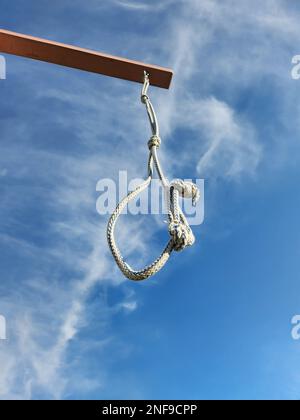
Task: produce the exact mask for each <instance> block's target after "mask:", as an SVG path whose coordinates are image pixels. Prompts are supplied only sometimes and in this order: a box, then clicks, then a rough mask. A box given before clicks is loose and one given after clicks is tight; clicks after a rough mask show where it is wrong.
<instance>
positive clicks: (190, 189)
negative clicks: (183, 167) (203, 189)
mask: <svg viewBox="0 0 300 420" xmlns="http://www.w3.org/2000/svg"><path fill="white" fill-rule="evenodd" d="M171 186H172V187H173V188H174V189H175V190H176V191H178V193H179V195H180V196H181V197H183V198H191V199H192V200H193V205H194V206H195V205H196V203H197V201H198V200H199V198H200V192H199V189H198V187H197V185H196V184H194V183H193V182H190V181H183V180H182V179H174V181H172V182H171Z"/></svg>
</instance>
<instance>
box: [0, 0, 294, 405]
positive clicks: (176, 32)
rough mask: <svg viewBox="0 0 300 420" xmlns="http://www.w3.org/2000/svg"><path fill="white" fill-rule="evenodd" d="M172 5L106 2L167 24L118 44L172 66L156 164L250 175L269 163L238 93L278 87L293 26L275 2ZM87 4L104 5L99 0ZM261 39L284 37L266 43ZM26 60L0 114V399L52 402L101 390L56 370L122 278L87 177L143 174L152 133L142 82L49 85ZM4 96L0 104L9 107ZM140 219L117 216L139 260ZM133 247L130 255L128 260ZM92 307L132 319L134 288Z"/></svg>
mask: <svg viewBox="0 0 300 420" xmlns="http://www.w3.org/2000/svg"><path fill="white" fill-rule="evenodd" d="M175 3H176V4H177V5H178V4H181V2H173V1H170V2H167V1H165V2H154V3H151V5H150V3H145V2H143V3H142V2H133V1H121V0H118V1H115V2H114V4H115V5H116V4H118V8H119V6H121V7H122V8H126V9H127V11H130V10H132V12H133V13H134V14H135V16H136V15H138V13H143V12H145V11H147V12H148V11H149V12H150V11H155V12H157V11H160V12H163V10H166V13H164V14H163V15H162V16H163V19H164V25H161V26H160V25H159V24H158V23H157V22H156V25H158V26H157V27H156V26H153V27H151V25H150V27H151V28H152V29H151V31H150V32H149V31H147V33H146V32H145V34H143V39H142V41H143V42H141V39H140V38H141V36H140V33H139V34H136V36H135V38H138V39H132V38H131V37H129V38H128V39H129V41H128V44H127V46H126V52H127V53H128V54H129V55H130V56H132V57H135V56H136V55H138V56H140V57H144V58H145V61H153V58H155V60H154V61H156V62H158V63H159V62H160V57H161V59H162V61H164V62H165V63H166V64H169V65H170V66H171V67H172V68H174V70H175V78H174V83H173V86H172V89H171V90H170V92H158V91H153V98H154V102H155V104H156V103H158V115H159V119H160V122H161V128H162V134H163V136H164V139H165V140H166V142H165V143H164V144H165V147H164V148H162V149H161V153H162V159H163V161H164V163H165V164H166V167H167V170H168V172H169V173H170V174H171V175H176V173H172V172H175V170H176V171H177V170H180V171H184V170H185V169H186V168H187V167H190V165H191V164H192V165H194V168H195V172H196V169H197V171H198V173H199V174H201V176H205V177H207V176H209V177H211V178H216V177H221V176H224V177H226V178H228V179H230V180H237V179H240V177H241V176H253V175H255V174H257V172H258V171H259V164H260V163H261V162H262V161H263V160H264V158H265V155H264V147H265V143H264V142H263V138H262V136H263V135H265V131H264V130H265V128H266V127H262V125H260V126H259V127H257V126H256V121H255V118H254V117H253V116H252V115H251V113H250V112H248V110H247V107H246V106H245V107H244V109H243V110H241V109H240V108H241V107H239V105H238V97H239V94H240V92H241V91H247V89H249V90H250V91H251V89H252V87H253V86H255V84H256V83H257V81H260V80H262V79H263V78H264V77H265V78H268V77H273V78H276V81H277V82H278V85H279V89H281V90H282V89H284V87H285V86H286V84H287V83H288V82H286V80H285V78H286V77H288V75H287V74H286V73H284V59H285V55H286V52H285V50H286V45H288V46H289V49H290V50H292V49H293V45H294V37H295V34H299V29H298V25H296V21H295V17H294V16H293V14H292V13H291V12H289V10H288V8H286V7H285V3H284V2H274V1H267V2H264V4H263V5H262V4H261V2H254V3H255V4H254V5H253V2H244V3H243V5H241V2H238V1H237V0H236V1H228V2H219V1H213V0H203V1H201V2H200V1H196V0H194V1H192V0H189V1H186V2H182V5H181V6H182V8H181V13H176V14H174V13H173V10H174V9H173V6H174V4H175ZM62 4H63V3H62ZM274 5H276V8H274ZM78 7H79V5H78ZM81 7H82V8H83V10H84V8H85V7H88V6H85V5H84V6H81ZM89 7H90V5H89ZM95 10H96V12H97V13H100V12H99V9H98V8H97V7H96V4H95ZM78 13H79V15H80V10H78ZM154 23H155V22H154ZM283 23H284V25H283ZM283 26H284V28H285V29H283ZM156 28H157V30H156ZM157 31H158V32H157ZM58 35H59V34H58ZM82 37H83V38H84V37H85V35H84V34H83V35H82ZM270 37H271V38H272V39H275V38H276V37H279V39H280V42H279V41H278V42H275V43H273V44H272V45H273V47H272V48H270V46H269V45H268V43H267V41H266V40H267V39H268V38H270ZM57 38H59V36H57ZM274 45H275V46H276V50H274ZM239 47H240V48H241V49H240V50H239ZM108 48H109V46H107V49H108ZM278 56H279V57H283V58H281V60H280V63H277V64H278V65H276V66H272V65H270V63H274V57H278ZM269 60H270V61H269ZM276 60H277V58H276ZM289 62H290V60H289V61H288V63H289ZM31 68H32V71H33V73H32V74H31V75H30V74H28V73H26V72H25V71H24V72H23V71H22V70H23V68H22V64H18V65H16V67H15V69H14V74H16V73H17V74H22V80H23V81H24V82H26V84H27V86H29V88H28V89H26V86H23V85H22V87H21V86H19V87H18V86H17V87H16V89H15V90H14V89H12V87H11V85H10V88H11V89H12V93H11V98H12V99H11V100H12V101H15V105H13V106H11V114H9V112H8V114H9V115H8V116H6V117H5V115H1V116H0V118H1V123H3V147H2V153H1V156H0V168H1V169H0V187H1V194H2V197H1V200H2V202H1V207H0V216H1V218H0V220H1V222H0V228H1V235H0V245H1V247H2V248H3V255H4V252H5V255H4V258H3V264H6V262H7V264H8V265H9V267H10V269H9V270H6V271H4V269H3V273H2V276H4V275H5V276H7V277H8V278H5V279H4V278H3V281H2V285H1V286H0V291H1V296H2V298H1V308H0V309H1V311H3V312H5V315H6V316H7V319H8V326H9V330H8V335H9V340H8V342H5V343H4V344H3V345H2V344H1V347H0V363H1V366H2V369H1V374H0V395H1V397H2V398H37V397H38V396H39V395H41V394H43V395H46V396H48V397H49V398H61V397H63V396H64V395H66V393H69V394H70V393H72V390H73V387H75V386H76V385H74V384H73V383H72V382H74V381H72V379H73V377H75V376H76V378H78V376H79V377H80V380H81V381H82V384H84V383H85V384H86V388H87V389H89V388H93V387H96V386H97V384H99V383H101V386H102V385H103V383H102V382H103V381H102V378H98V379H97V381H96V382H97V383H96V384H95V382H94V379H93V378H92V377H89V376H88V375H85V374H84V373H80V372H73V375H74V376H72V375H71V376H70V377H69V378H68V379H66V378H65V375H64V373H65V369H66V367H67V364H68V362H67V360H66V354H67V351H68V348H69V347H70V345H71V344H72V343H73V342H74V341H76V338H77V337H78V335H79V334H80V332H81V331H82V330H83V329H84V328H85V326H86V323H87V319H88V316H89V307H88V304H87V302H88V298H89V295H90V294H91V293H92V291H93V290H94V289H95V288H97V287H103V288H104V287H111V288H113V287H116V286H119V287H120V288H122V285H123V278H122V277H121V276H120V275H119V272H118V271H117V269H116V268H115V266H114V264H113V262H112V259H111V257H110V256H109V254H108V251H107V246H106V241H105V220H104V219H101V218H100V217H99V216H97V215H96V211H95V205H96V198H97V197H96V192H95V186H96V182H97V180H98V179H99V178H100V177H108V176H112V177H115V178H116V177H117V174H118V170H119V169H127V168H129V170H130V172H131V174H132V175H134V176H137V175H139V176H141V175H143V174H144V171H145V162H146V154H147V152H146V150H145V144H146V141H147V136H148V134H149V132H148V131H147V130H148V125H147V120H146V116H145V115H144V114H143V112H144V111H143V109H142V108H141V105H140V103H139V101H138V94H139V87H138V88H136V87H134V88H133V85H130V87H128V85H127V84H122V83H119V82H117V81H115V83H111V82H109V92H108V91H107V90H106V89H104V86H108V85H107V84H106V80H105V81H102V82H99V83H98V81H97V82H95V79H92V78H91V79H89V81H88V82H87V81H84V79H83V78H81V76H78V75H77V73H68V76H66V75H65V74H63V73H60V75H61V76H60V77H61V79H60V81H61V83H60V86H59V89H58V88H57V86H56V83H57V80H56V81H53V79H52V78H51V77H47V78H46V79H47V80H46V81H44V82H42V81H41V78H42V76H43V75H44V76H45V75H47V76H49V74H48V73H47V72H48V71H49V72H50V70H46V69H45V67H35V66H34V65H32V67H31ZM287 70H288V69H287ZM51 74H52V76H53V73H51ZM51 80H52V82H51ZM8 81H9V75H8ZM8 81H7V82H3V83H8ZM107 83H108V81H107ZM263 84H264V81H262V82H261V85H260V86H262V85H263ZM3 86H4V85H3ZM32 86H34V87H35V89H34V91H33V89H32ZM1 88H2V85H1ZM18 88H20V89H21V92H19V93H18V92H17V89H18ZM105 92H106V93H105ZM28 98H30V99H28ZM284 101H285V107H284V111H285V112H286V113H287V114H286V115H284V113H283V115H282V125H284V126H288V125H289V115H288V114H289V110H292V109H293V94H289V95H286V97H285V99H284ZM7 102H8V103H7ZM9 103H10V102H9V101H6V103H3V104H2V105H1V106H2V107H3V108H6V107H8V108H9V106H10V105H9ZM24 103H25V106H23V104H24ZM26 104H27V105H26ZM12 109H13V112H12ZM142 115H143V117H142ZM140 116H141V117H140ZM47 121H48V122H47ZM268 123H269V124H270V121H269V122H268ZM46 124H47V125H46ZM45 125H46V126H45ZM182 131H184V133H185V134H184V136H182V134H181V132H182ZM272 134H274V133H272ZM274 135H275V134H274ZM40 137H42V139H40ZM183 137H184V138H183ZM173 138H174V139H175V140H173ZM276 139H277V140H278V138H277V137H276V136H275V137H274V138H272V139H270V144H271V146H270V144H269V145H268V144H267V147H269V148H270V149H272V158H273V159H274V160H276V159H275V158H276V156H277V154H278V156H279V155H280V158H281V156H282V154H280V153H278V151H279V149H278V148H276V147H275V145H276ZM291 141H292V140H290V142H291ZM41 142H43V146H42V145H41ZM287 143H288V142H287ZM289 145H290V143H289ZM289 145H286V147H289ZM280 150H281V149H280ZM166 156H168V159H167V158H166ZM178 156H179V158H178ZM191 175H193V174H191ZM140 226H141V225H140V224H139V223H137V224H136V225H134V226H132V225H129V226H128V225H127V224H126V223H123V224H122V229H121V230H120V232H119V234H120V239H119V240H120V243H121V244H122V245H123V246H124V248H125V247H126V249H127V252H128V254H129V255H130V257H131V259H133V261H134V263H136V264H142V262H143V259H144V258H145V257H146V255H147V246H146V245H145V244H144V242H143V235H145V233H148V232H149V235H150V232H151V230H150V228H149V227H148V224H147V226H146V227H145V225H144V224H143V231H142V232H141V229H139V228H140ZM147 229H149V231H148V230H147ZM128 232H130V234H128ZM125 243H126V245H125ZM147 244H148V243H147ZM136 249H138V250H139V255H132V254H134V251H135V250H136ZM122 290H123V289H122ZM100 304H101V307H99V318H101V319H102V320H103V325H107V324H109V319H110V317H112V316H114V314H116V313H118V312H119V311H124V314H125V313H127V314H129V313H130V312H132V311H134V310H138V308H139V301H138V297H136V296H135V294H134V293H129V294H128V293H127V292H125V291H123V294H122V297H120V298H119V300H118V301H117V302H116V303H115V304H114V305H109V304H108V303H107V302H104V301H101V300H100V301H99V305H100ZM98 334H99V335H98V336H97V337H96V341H97V342H98V344H99V346H100V347H102V346H103V347H105V346H108V347H109V345H110V335H109V334H107V333H105V334H104V333H103V335H102V334H101V332H99V333H98Z"/></svg>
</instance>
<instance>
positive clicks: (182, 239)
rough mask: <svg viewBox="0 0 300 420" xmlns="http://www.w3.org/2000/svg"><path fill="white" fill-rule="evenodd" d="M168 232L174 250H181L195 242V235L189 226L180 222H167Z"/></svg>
mask: <svg viewBox="0 0 300 420" xmlns="http://www.w3.org/2000/svg"><path fill="white" fill-rule="evenodd" d="M169 233H170V235H171V237H172V240H173V244H174V250H175V251H182V250H183V249H184V248H186V247H187V246H191V245H193V244H194V242H195V237H194V235H193V232H192V231H191V229H190V227H189V226H187V225H185V224H184V223H182V222H178V221H173V222H171V223H170V224H169Z"/></svg>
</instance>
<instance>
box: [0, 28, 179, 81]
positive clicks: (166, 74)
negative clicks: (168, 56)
mask: <svg viewBox="0 0 300 420" xmlns="http://www.w3.org/2000/svg"><path fill="white" fill-rule="evenodd" d="M0 53H7V54H13V55H17V56H21V57H27V58H32V59H34V60H40V61H46V62H48V63H53V64H59V65H61V66H66V67H72V68H75V69H80V70H85V71H89V72H92V73H100V74H104V75H106V76H111V77H117V78H119V79H125V80H130V81H133V82H139V83H142V82H143V77H144V70H146V71H147V72H148V73H149V74H150V82H151V85H153V86H158V87H161V88H165V89H168V88H169V87H170V84H171V80H172V76H173V72H172V70H170V69H167V68H164V67H158V66H155V65H151V64H145V63H142V62H139V61H133V60H128V59H126V58H121V57H115V56H113V55H108V54H103V53H100V52H96V51H92V50H87V49H84V48H79V47H75V46H72V45H66V44H61V43H59V42H54V41H47V40H46V39H42V38H35V37H32V36H28V35H23V34H19V33H16V32H11V31H6V30H3V29H0Z"/></svg>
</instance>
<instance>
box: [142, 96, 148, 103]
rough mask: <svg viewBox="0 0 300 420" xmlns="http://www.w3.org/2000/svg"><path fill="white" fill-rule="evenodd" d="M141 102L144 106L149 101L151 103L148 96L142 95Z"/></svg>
mask: <svg viewBox="0 0 300 420" xmlns="http://www.w3.org/2000/svg"><path fill="white" fill-rule="evenodd" d="M141 101H142V104H146V103H147V101H149V96H148V95H146V94H144V95H142V96H141Z"/></svg>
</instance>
